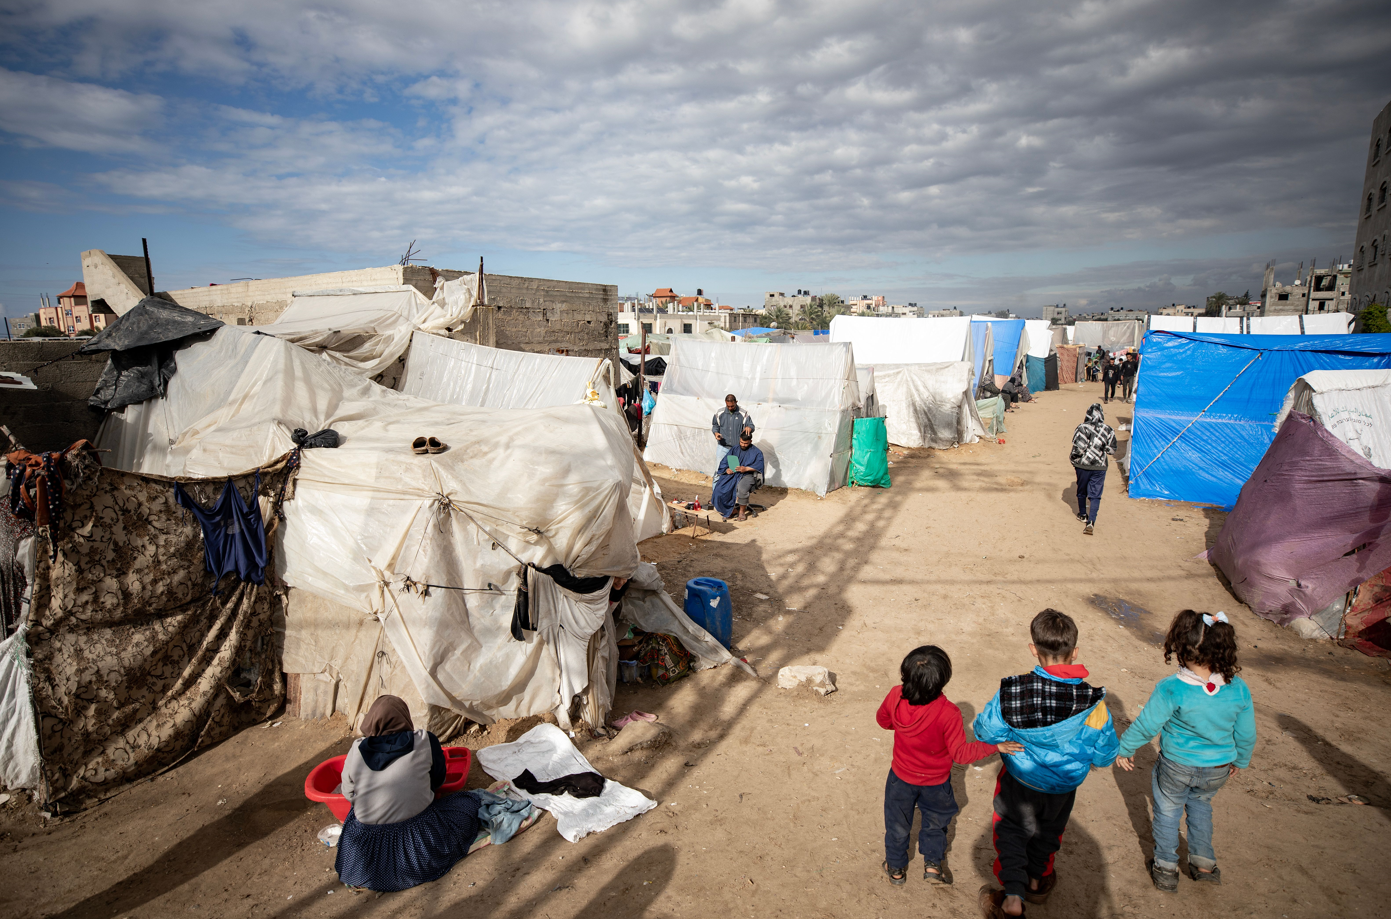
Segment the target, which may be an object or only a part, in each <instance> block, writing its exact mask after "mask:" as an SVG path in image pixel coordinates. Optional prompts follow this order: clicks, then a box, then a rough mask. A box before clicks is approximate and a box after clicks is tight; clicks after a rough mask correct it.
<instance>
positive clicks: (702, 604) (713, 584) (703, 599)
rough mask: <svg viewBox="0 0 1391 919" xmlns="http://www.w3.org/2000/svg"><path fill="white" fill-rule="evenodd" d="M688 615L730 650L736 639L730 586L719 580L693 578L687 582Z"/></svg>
mask: <svg viewBox="0 0 1391 919" xmlns="http://www.w3.org/2000/svg"><path fill="white" fill-rule="evenodd" d="M686 615H687V616H690V617H691V620H692V621H693V622H695V624H696V625H698V626H700V627H701V628H702V629H704V630H705V631H707V632H709V633H710V634H711V635H712V636H713V637H714V639H715V640H716V641H718V642H719V643H720V644H722V645H724V646H725V648H726V649H728V648H729V643H730V642H731V641H733V639H734V609H733V607H732V606H731V605H730V602H729V585H727V584H725V582H724V581H721V580H719V579H717V578H691V579H690V580H689V581H687V582H686Z"/></svg>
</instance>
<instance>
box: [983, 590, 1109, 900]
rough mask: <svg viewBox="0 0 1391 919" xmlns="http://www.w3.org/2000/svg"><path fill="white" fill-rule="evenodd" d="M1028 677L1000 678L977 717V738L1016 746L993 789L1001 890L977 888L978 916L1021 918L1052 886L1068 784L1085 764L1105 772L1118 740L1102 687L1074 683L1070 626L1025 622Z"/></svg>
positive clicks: (1059, 616) (1077, 672) (1051, 617)
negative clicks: (1019, 749) (1030, 662)
mask: <svg viewBox="0 0 1391 919" xmlns="http://www.w3.org/2000/svg"><path fill="white" fill-rule="evenodd" d="M1029 635H1030V637H1031V638H1032V639H1033V641H1032V642H1031V643H1030V645H1029V653H1030V654H1032V655H1033V656H1034V657H1035V658H1036V659H1037V660H1038V666H1037V667H1035V668H1034V669H1033V672H1032V673H1025V674H1021V675H1019V676H1010V677H1005V678H1004V679H1003V680H1001V681H1000V691H999V692H998V693H996V694H995V697H994V698H993V699H991V700H990V703H989V704H988V705H987V706H986V707H985V710H984V711H983V712H981V713H980V714H979V715H977V716H976V721H975V734H976V740H978V741H981V742H983V743H994V744H998V743H1002V742H1004V741H1010V740H1012V741H1016V742H1018V743H1022V744H1023V745H1024V752H1023V753H1017V754H1015V755H1014V756H1011V757H1010V758H1009V759H1008V760H1006V761H1005V763H1004V768H1003V769H1001V770H1000V777H999V779H998V781H997V783H996V785H995V839H994V841H995V855H996V858H995V877H996V878H997V879H998V880H999V881H1000V883H1001V885H1003V887H1004V890H992V889H991V887H990V886H989V885H986V886H985V887H982V888H981V891H980V905H981V911H982V913H983V914H984V915H985V916H986V917H1000V916H1020V915H1023V913H1024V901H1025V900H1028V901H1029V902H1030V903H1044V902H1046V901H1047V899H1048V895H1049V893H1051V892H1052V890H1053V888H1054V886H1055V885H1056V884H1057V882H1058V876H1057V873H1056V872H1055V871H1054V870H1053V856H1054V854H1056V853H1057V851H1058V849H1059V848H1060V847H1061V846H1062V835H1063V830H1064V829H1066V828H1067V821H1068V817H1070V816H1071V814H1072V804H1073V801H1074V800H1075V799H1076V797H1077V786H1078V785H1081V784H1082V780H1083V779H1085V778H1086V777H1087V773H1088V772H1089V771H1091V768H1092V767H1093V766H1109V765H1110V764H1111V761H1112V760H1113V759H1115V758H1116V749H1117V745H1118V741H1117V739H1116V729H1115V726H1114V725H1113V724H1112V723H1111V713H1110V712H1109V711H1107V710H1106V702H1105V698H1106V690H1105V689H1104V688H1103V687H1094V686H1090V685H1088V684H1087V683H1085V682H1083V681H1084V680H1085V679H1086V677H1087V676H1088V673H1087V668H1086V667H1083V666H1081V665H1080V664H1078V663H1077V662H1076V661H1077V623H1075V622H1073V621H1072V617H1071V616H1068V615H1066V614H1064V613H1060V612H1058V611H1057V610H1055V609H1046V610H1044V611H1043V612H1041V613H1039V614H1038V615H1037V616H1035V617H1034V621H1033V622H1032V623H1030V625H1029Z"/></svg>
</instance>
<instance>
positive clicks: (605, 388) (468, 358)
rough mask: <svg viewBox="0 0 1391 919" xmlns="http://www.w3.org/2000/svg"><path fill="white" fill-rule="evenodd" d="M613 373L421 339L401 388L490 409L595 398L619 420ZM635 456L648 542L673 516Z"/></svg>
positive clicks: (577, 360)
mask: <svg viewBox="0 0 1391 919" xmlns="http://www.w3.org/2000/svg"><path fill="white" fill-rule="evenodd" d="M612 373H613V362H612V361H609V360H607V359H606V358H594V357H568V356H566V355H563V354H531V353H528V352H524V351H504V350H502V349H500V348H489V347H487V346H486V345H475V344H470V343H469V342H464V341H454V340H452V339H448V338H441V337H440V336H438V335H430V334H427V333H425V332H417V333H416V334H415V335H414V336H413V337H412V339H411V347H410V351H409V352H408V354H407V357H406V371H405V373H404V374H403V376H402V379H401V383H400V385H399V387H398V388H399V389H400V390H401V392H403V393H405V394H406V395H408V396H419V397H420V398H422V399H429V400H430V401H431V402H445V403H448V404H450V405H471V406H474V407H475V408H492V409H523V408H550V407H552V406H557V405H576V404H578V403H581V402H586V401H589V399H590V393H591V392H592V393H593V398H596V399H597V400H598V402H599V404H600V405H601V406H602V407H605V408H607V409H609V410H611V411H613V412H615V413H617V412H618V411H619V409H618V400H617V399H616V398H615V397H614V394H613V390H614V381H613V380H612V378H611V375H612ZM620 417H621V416H620ZM625 424H626V422H625ZM633 455H634V460H635V462H636V464H637V472H638V473H640V475H635V476H634V477H633V489H632V493H631V494H630V495H629V496H628V509H629V510H630V511H631V512H632V514H633V524H634V528H635V530H634V531H635V533H636V536H637V539H638V540H639V541H642V540H644V539H647V538H649V537H652V536H659V535H661V534H662V533H665V532H667V531H668V530H669V529H670V521H671V517H670V515H669V514H668V513H667V510H666V505H664V504H663V503H662V492H661V489H660V488H659V487H658V486H657V483H656V481H655V480H654V479H653V478H652V475H651V473H649V472H648V471H647V464H646V463H644V462H643V461H642V457H641V456H640V455H639V454H638V453H637V444H636V443H634V444H633Z"/></svg>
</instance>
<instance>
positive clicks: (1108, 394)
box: [1101, 357, 1121, 402]
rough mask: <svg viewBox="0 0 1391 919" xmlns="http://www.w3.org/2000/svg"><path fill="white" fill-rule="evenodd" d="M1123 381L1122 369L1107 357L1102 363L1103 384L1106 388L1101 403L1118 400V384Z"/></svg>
mask: <svg viewBox="0 0 1391 919" xmlns="http://www.w3.org/2000/svg"><path fill="white" fill-rule="evenodd" d="M1120 381H1121V367H1120V364H1117V363H1116V362H1115V361H1113V360H1111V358H1109V357H1106V358H1103V359H1102V361H1101V383H1102V385H1103V386H1104V387H1105V391H1104V392H1103V393H1102V397H1101V401H1102V402H1110V401H1111V400H1112V399H1114V398H1116V384H1117V383H1119V382H1120Z"/></svg>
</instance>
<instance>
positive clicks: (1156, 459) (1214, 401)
mask: <svg viewBox="0 0 1391 919" xmlns="http://www.w3.org/2000/svg"><path fill="white" fill-rule="evenodd" d="M1264 354H1265V352H1264V351H1257V352H1256V356H1255V357H1253V358H1251V360H1249V361H1247V362H1246V366H1245V367H1242V368H1241V369H1240V370H1238V371H1237V372H1236V376H1234V377H1232V381H1231V382H1230V383H1228V384H1227V385H1226V386H1224V387H1222V391H1221V392H1220V393H1218V394H1217V395H1216V396H1214V397H1213V399H1212V401H1211V402H1209V403H1208V404H1207V405H1206V406H1204V407H1203V410H1202V411H1201V412H1199V413H1198V414H1196V415H1194V416H1193V420H1192V421H1190V422H1188V423H1187V424H1186V425H1184V426H1183V430H1182V431H1179V432H1178V433H1177V434H1175V435H1174V439H1173V440H1171V441H1169V442H1168V443H1167V444H1165V445H1164V449H1163V450H1160V451H1159V452H1158V453H1156V454H1155V455H1154V459H1152V460H1150V461H1149V462H1148V463H1146V464H1145V468H1144V469H1141V470H1140V473H1139V475H1137V476H1133V478H1139V477H1140V476H1142V475H1144V474H1145V473H1146V472H1148V471H1149V468H1150V467H1151V466H1153V465H1154V464H1155V463H1157V462H1159V458H1160V457H1161V456H1163V455H1164V451H1165V450H1168V449H1169V448H1170V447H1172V446H1173V445H1174V444H1176V443H1178V440H1179V438H1180V437H1182V436H1183V435H1184V434H1185V433H1187V431H1188V429H1189V428H1191V427H1193V425H1195V424H1197V423H1198V419H1199V418H1201V417H1203V415H1204V414H1206V413H1207V410H1208V409H1210V408H1212V407H1213V406H1214V405H1216V404H1217V400H1218V399H1220V398H1222V397H1223V396H1225V395H1226V394H1227V390H1229V389H1231V388H1232V386H1233V385H1234V384H1235V383H1236V381H1237V380H1238V379H1239V378H1240V377H1241V375H1242V374H1243V373H1245V372H1246V371H1247V369H1248V368H1249V367H1250V366H1251V365H1252V364H1254V363H1255V362H1256V361H1258V360H1260V359H1261V357H1262V356H1263V355H1264ZM1134 437H1135V435H1134V434H1132V435H1131V439H1132V440H1133V439H1134Z"/></svg>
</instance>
